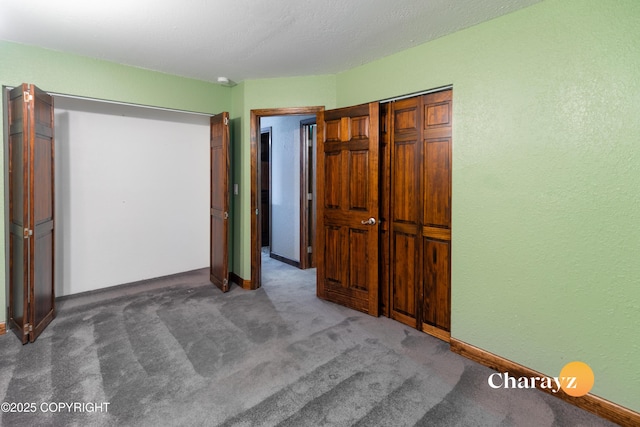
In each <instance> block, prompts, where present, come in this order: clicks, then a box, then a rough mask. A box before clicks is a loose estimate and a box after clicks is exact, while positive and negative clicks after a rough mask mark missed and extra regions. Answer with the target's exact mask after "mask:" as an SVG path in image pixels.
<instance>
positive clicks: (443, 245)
mask: <svg viewBox="0 0 640 427" xmlns="http://www.w3.org/2000/svg"><path fill="white" fill-rule="evenodd" d="M423 103H424V105H423V119H424V120H423V134H424V139H423V145H422V150H423V156H424V161H423V168H422V180H423V183H424V184H423V188H424V191H423V194H424V199H423V209H422V221H421V222H422V225H423V226H422V239H423V269H424V270H423V275H424V284H423V287H424V296H423V300H422V330H423V331H425V332H428V333H430V334H432V335H435V336H438V337H440V338H443V339H446V340H448V339H449V336H450V332H451V117H452V104H451V103H452V91H451V90H447V91H443V92H437V93H432V94H429V95H424V101H423Z"/></svg>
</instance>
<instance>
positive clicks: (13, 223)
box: [8, 84, 55, 343]
mask: <svg viewBox="0 0 640 427" xmlns="http://www.w3.org/2000/svg"><path fill="white" fill-rule="evenodd" d="M8 113H9V222H10V237H9V253H10V254H9V256H10V261H9V264H10V267H9V269H10V273H9V277H10V279H9V282H10V283H9V323H10V325H11V326H12V328H13V329H14V331H15V332H16V334H17V335H18V337H19V338H20V340H21V341H22V342H23V343H26V342H27V341H30V342H33V341H35V340H36V338H37V337H38V336H39V335H40V334H41V333H42V331H43V330H44V328H45V327H46V326H47V325H48V324H49V323H51V321H52V320H53V318H54V317H55V284H54V270H53V268H54V267H53V266H54V192H53V188H54V138H53V135H54V132H53V99H52V97H51V96H50V95H48V94H47V93H46V92H43V91H41V90H40V89H38V88H37V87H35V86H33V85H28V84H23V85H22V86H21V87H18V88H15V89H14V90H12V91H11V92H10V95H9V111H8Z"/></svg>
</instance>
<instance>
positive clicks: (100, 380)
mask: <svg viewBox="0 0 640 427" xmlns="http://www.w3.org/2000/svg"><path fill="white" fill-rule="evenodd" d="M58 308H59V310H58V316H57V318H56V319H55V320H54V321H53V323H52V324H51V325H50V326H49V327H48V328H47V329H46V330H45V332H44V333H43V334H42V335H41V336H40V337H39V338H38V340H37V341H36V342H35V343H34V344H28V345H25V346H23V345H21V344H20V343H19V341H18V339H17V338H16V337H15V336H14V335H13V334H12V333H7V334H6V335H4V336H1V337H0V373H1V376H0V402H14V403H27V404H31V403H34V404H35V407H36V409H37V410H36V412H35V413H2V414H0V415H1V416H2V418H1V419H0V424H1V425H3V426H36V425H77V426H102V425H114V426H115V425H117V426H128V425H132V426H137V425H141V426H166V425H171V426H173V425H185V426H198V425H206V426H214V425H222V426H275V425H280V426H319V425H326V426H351V425H357V426H413V425H420V426H423V425H424V426H607V425H613V424H610V423H608V422H606V421H604V420H602V419H600V418H598V417H596V416H594V415H591V414H589V413H587V412H585V411H582V410H580V409H578V408H575V407H573V406H571V405H568V404H566V403H564V402H562V401H561V400H559V399H556V398H553V397H551V396H548V395H546V394H544V393H541V392H539V391H537V390H493V389H491V388H489V387H488V385H487V378H488V376H489V375H490V374H491V373H492V372H493V371H491V370H490V369H488V368H485V367H483V366H481V365H478V364H476V363H474V362H471V361H469V360H467V359H464V358H462V357H460V356H458V355H456V354H454V353H451V352H450V351H449V347H448V345H447V344H445V343H443V342H442V341H439V340H437V339H435V338H432V337H430V336H428V335H425V334H422V333H420V332H418V331H416V330H414V329H411V328H408V327H406V326H404V325H402V324H400V323H398V322H395V321H392V320H390V319H386V318H373V317H370V316H367V315H364V314H360V313H358V312H355V311H352V310H349V309H346V308H343V307H340V306H338V305H335V304H331V303H328V302H324V301H321V300H319V299H317V298H316V297H315V271H314V270H307V271H302V270H298V269H296V268H294V267H291V266H288V265H286V264H282V263H279V262H276V261H273V260H271V259H269V258H264V283H263V287H262V289H260V290H258V291H244V290H242V289H240V288H238V287H236V286H234V287H233V288H232V290H231V291H230V292H229V293H227V294H222V293H221V292H220V291H219V290H218V289H217V288H215V287H214V286H212V285H210V284H209V283H208V278H207V272H206V271H204V270H200V271H195V272H191V273H188V274H183V275H178V276H174V277H169V278H164V279H159V280H154V281H148V282H144V283H140V284H135V285H130V286H125V287H119V288H117V289H110V290H106V291H103V292H97V293H92V294H89V295H81V296H76V297H70V298H67V299H64V300H62V301H60V302H59V304H58ZM58 402H67V403H73V402H78V403H85V404H86V403H90V402H91V403H93V402H96V403H97V402H108V403H109V405H108V407H107V408H108V410H107V411H106V412H104V411H102V412H86V411H84V412H83V411H81V410H76V411H73V410H71V411H70V410H66V409H60V406H59V405H48V406H47V404H49V403H58ZM43 403H44V404H45V409H47V408H49V409H50V410H53V411H54V412H51V411H48V412H43V410H42V404H43ZM28 407H29V406H28ZM88 408H90V407H88V406H87V405H85V407H84V408H80V409H85V410H86V409H88ZM14 409H15V408H14Z"/></svg>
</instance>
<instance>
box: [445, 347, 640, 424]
mask: <svg viewBox="0 0 640 427" xmlns="http://www.w3.org/2000/svg"><path fill="white" fill-rule="evenodd" d="M449 345H450V348H451V351H453V352H454V353H458V354H459V355H461V356H463V357H466V358H467V359H471V360H473V361H475V362H478V363H480V364H481V365H484V366H487V367H489V368H491V369H495V370H496V371H498V372H509V375H510V376H513V377H529V378H530V377H545V376H548V375H544V374H542V373H540V372H537V371H534V370H533V369H530V368H527V367H526V366H523V365H520V364H518V363H515V362H512V361H511V360H508V359H505V358H503V357H500V356H498V355H495V354H493V353H490V352H488V351H485V350H482V349H481V348H478V347H475V346H473V345H471V344H467V343H465V342H463V341H460V340H457V339H455V338H451V340H450V342H449ZM538 390H541V391H544V392H545V393H548V394H551V395H552V396H555V397H558V398H560V399H562V400H564V401H566V402H568V403H570V404H572V405H575V406H577V407H579V408H582V409H584V410H585V411H589V412H591V413H593V414H596V415H598V416H599V417H602V418H605V419H607V420H609V421H613V422H614V423H617V424H619V425H621V426H639V425H640V413H638V412H635V411H632V410H631V409H628V408H625V407H623V406H620V405H618V404H616V403H613V402H610V401H608V400H606V399H603V398H601V397H598V396H595V395H593V394H591V393H588V394H587V395H585V396H582V397H571V396H569V395H567V394H566V393H564V392H563V391H562V390H559V391H558V392H557V393H552V392H551V390H549V389H543V388H538Z"/></svg>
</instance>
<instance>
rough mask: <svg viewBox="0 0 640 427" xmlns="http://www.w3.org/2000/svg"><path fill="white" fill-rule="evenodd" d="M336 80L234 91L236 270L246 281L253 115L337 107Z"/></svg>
mask: <svg viewBox="0 0 640 427" xmlns="http://www.w3.org/2000/svg"><path fill="white" fill-rule="evenodd" d="M335 82H336V77H335V76H333V75H324V76H309V77H293V78H278V79H261V80H249V81H246V82H243V83H241V84H239V85H238V86H236V87H234V88H233V94H232V98H233V102H232V104H233V107H232V114H231V117H232V122H234V126H233V128H232V129H233V130H234V135H235V136H234V137H233V145H234V151H233V154H234V160H233V167H234V183H238V184H239V187H240V191H239V194H238V195H237V196H233V202H232V203H233V206H234V209H235V211H234V252H233V268H232V270H233V271H234V272H235V273H236V274H238V275H239V276H240V277H242V278H243V279H246V280H249V279H250V278H251V222H250V221H251V215H252V214H253V212H252V211H251V170H250V162H251V157H250V154H251V153H250V144H251V135H250V133H251V132H250V128H251V123H250V114H251V110H256V109H263V108H288V107H309V106H325V107H326V108H334V107H335V104H336V85H335Z"/></svg>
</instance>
